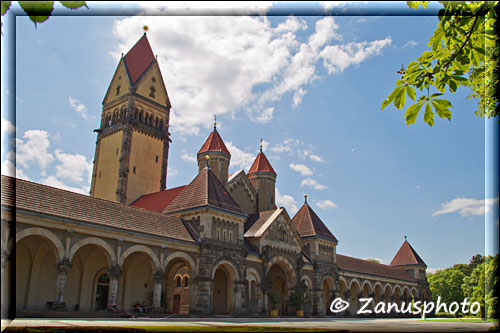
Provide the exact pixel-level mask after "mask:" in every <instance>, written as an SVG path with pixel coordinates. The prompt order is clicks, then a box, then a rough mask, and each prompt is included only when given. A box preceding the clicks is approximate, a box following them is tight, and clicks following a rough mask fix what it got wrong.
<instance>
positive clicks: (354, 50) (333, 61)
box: [321, 37, 392, 74]
mask: <svg viewBox="0 0 500 333" xmlns="http://www.w3.org/2000/svg"><path fill="white" fill-rule="evenodd" d="M391 43H392V39H391V37H387V38H385V39H382V40H376V41H373V42H359V43H355V42H352V43H349V44H344V45H329V46H327V47H325V48H324V50H323V51H321V57H322V58H323V65H324V66H325V67H326V68H327V69H328V73H330V74H332V73H339V72H342V71H344V70H345V69H346V68H347V67H349V66H351V65H355V66H357V65H359V64H360V63H361V62H362V61H364V60H366V59H367V58H369V57H371V56H373V55H379V54H380V53H381V52H382V49H383V48H384V47H386V46H389V45H391Z"/></svg>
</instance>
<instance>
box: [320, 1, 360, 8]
mask: <svg viewBox="0 0 500 333" xmlns="http://www.w3.org/2000/svg"><path fill="white" fill-rule="evenodd" d="M363 2H366V1H363ZM353 3H359V1H320V2H319V4H320V5H321V7H323V8H324V9H332V8H334V7H345V6H346V5H349V4H353Z"/></svg>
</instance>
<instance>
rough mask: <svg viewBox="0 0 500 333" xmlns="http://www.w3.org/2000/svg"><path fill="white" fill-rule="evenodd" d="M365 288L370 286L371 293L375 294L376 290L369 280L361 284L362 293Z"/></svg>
mask: <svg viewBox="0 0 500 333" xmlns="http://www.w3.org/2000/svg"><path fill="white" fill-rule="evenodd" d="M365 286H368V288H369V290H370V292H373V291H374V290H375V289H374V288H373V285H372V284H371V282H370V281H368V280H364V281H363V283H362V284H361V291H363V290H365Z"/></svg>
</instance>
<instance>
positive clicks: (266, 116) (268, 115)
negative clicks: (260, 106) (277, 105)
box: [254, 107, 274, 124]
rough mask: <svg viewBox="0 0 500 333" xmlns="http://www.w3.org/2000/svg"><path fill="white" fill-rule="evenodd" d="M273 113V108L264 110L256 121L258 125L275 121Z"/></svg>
mask: <svg viewBox="0 0 500 333" xmlns="http://www.w3.org/2000/svg"><path fill="white" fill-rule="evenodd" d="M273 112H274V108H273V107H270V108H267V109H265V110H262V111H261V112H260V113H259V115H258V116H257V117H256V118H255V119H254V120H255V121H256V122H258V123H262V124H267V123H268V122H270V121H271V120H273Z"/></svg>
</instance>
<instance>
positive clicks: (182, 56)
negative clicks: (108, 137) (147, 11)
mask: <svg viewBox="0 0 500 333" xmlns="http://www.w3.org/2000/svg"><path fill="white" fill-rule="evenodd" d="M190 6H191V5H190V4H184V3H180V4H173V5H171V4H167V6H163V4H161V5H158V4H150V5H148V6H147V7H148V8H150V7H154V8H155V10H156V11H158V7H161V8H165V9H164V13H168V12H169V11H170V13H175V11H174V12H172V11H171V9H170V8H171V7H174V8H186V7H190ZM202 6H205V5H202ZM214 6H215V5H214ZM220 6H223V7H227V6H229V7H231V6H233V5H232V4H230V5H227V4H221V5H220ZM234 6H236V7H241V6H243V7H248V6H250V7H253V8H256V7H255V6H254V5H241V4H238V5H234ZM266 6H267V4H264V5H258V6H257V8H268V7H266ZM210 7H212V5H210ZM216 7H217V6H216ZM191 13H196V11H192V12H191ZM143 25H148V26H149V28H150V30H149V33H148V39H149V41H150V44H151V46H152V48H153V50H154V53H155V54H157V55H158V62H159V64H160V66H161V70H162V76H163V77H164V78H165V82H166V85H167V89H168V92H169V95H170V96H175V100H172V103H173V108H172V112H171V124H172V132H176V133H178V134H180V135H182V136H187V135H197V134H199V131H200V127H206V128H208V127H209V124H211V118H212V116H213V114H217V115H224V114H231V115H234V114H235V113H238V112H244V113H247V114H248V115H249V117H250V118H251V119H252V120H254V121H257V122H261V123H269V122H272V121H273V120H274V119H275V117H274V110H275V109H274V107H275V105H274V103H275V102H276V101H278V100H280V99H281V98H282V97H283V96H284V95H285V94H286V93H289V95H290V96H291V97H290V98H291V99H292V101H291V103H293V105H294V106H297V105H298V104H299V103H300V102H301V100H302V97H303V96H304V95H305V94H306V91H307V89H306V88H307V85H308V84H310V83H311V82H313V81H314V80H316V79H318V78H319V76H318V74H317V70H318V66H320V59H321V58H324V57H328V55H327V54H326V53H325V54H323V51H325V50H326V47H329V46H332V43H333V42H335V41H336V42H337V43H338V42H339V41H340V40H341V36H340V35H339V33H338V30H339V26H338V25H337V23H336V22H335V20H334V19H333V18H332V17H326V18H321V19H319V20H317V21H316V23H315V29H314V32H313V33H312V34H311V35H310V36H309V38H308V39H307V40H305V41H299V38H302V36H300V37H299V34H301V35H302V34H303V30H304V29H305V28H306V27H307V24H306V22H305V21H304V20H302V19H298V18H296V17H294V16H290V17H287V18H286V20H285V21H284V22H283V23H281V24H279V25H278V26H276V27H273V26H272V25H271V22H270V21H269V19H268V18H267V17H266V16H241V15H240V16H235V15H227V16H208V15H206V16H196V15H171V16H168V19H165V17H162V16H161V15H153V16H135V17H129V18H124V19H120V20H116V21H115V24H114V27H113V34H114V36H115V38H116V39H117V40H118V41H119V44H118V45H117V46H116V48H115V50H114V52H113V53H112V54H113V56H114V58H115V60H116V61H118V60H119V58H120V55H121V53H122V52H127V51H128V50H129V49H130V48H131V46H132V45H134V44H135V43H136V41H137V39H138V37H139V36H140V35H141V34H142V26H143ZM362 43H365V44H360V45H362V47H360V49H362V50H363V51H364V52H365V53H366V54H367V55H373V54H376V52H375V50H371V49H370V47H372V48H375V49H377V50H378V49H380V47H379V48H376V47H375V46H372V44H373V43H375V44H376V43H377V42H372V43H369V42H362ZM377 45H378V44H377ZM339 47H341V49H342V50H343V49H345V48H346V46H344V45H342V44H340V46H339ZM360 52H361V51H360ZM360 52H358V53H360ZM358 53H356V55H357V54H358ZM186 55H189V56H186ZM367 55H365V56H359V55H358V56H357V58H356V63H357V64H359V62H361V61H362V60H363V59H364V58H366V57H367ZM287 96H288V95H287ZM200 105H210V112H207V111H206V108H200Z"/></svg>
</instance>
